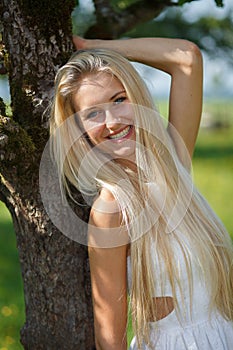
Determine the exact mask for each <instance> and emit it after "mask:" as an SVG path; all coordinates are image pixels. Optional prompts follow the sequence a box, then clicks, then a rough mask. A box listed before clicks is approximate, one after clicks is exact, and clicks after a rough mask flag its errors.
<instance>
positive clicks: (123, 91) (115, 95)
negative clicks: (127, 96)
mask: <svg viewBox="0 0 233 350" xmlns="http://www.w3.org/2000/svg"><path fill="white" fill-rule="evenodd" d="M122 93H126V91H125V90H121V91H118V92H116V93H115V94H114V95H113V96H112V97H111V98H110V101H112V100H114V98H116V97H117V96H118V95H120V94H122Z"/></svg>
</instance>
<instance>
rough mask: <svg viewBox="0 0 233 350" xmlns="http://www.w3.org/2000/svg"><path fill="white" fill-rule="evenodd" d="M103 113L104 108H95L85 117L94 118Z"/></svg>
mask: <svg viewBox="0 0 233 350" xmlns="http://www.w3.org/2000/svg"><path fill="white" fill-rule="evenodd" d="M102 113H103V111H102V110H94V111H91V112H90V113H87V114H86V115H85V119H94V118H97V117H99V116H101V115H102Z"/></svg>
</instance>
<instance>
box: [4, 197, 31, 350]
mask: <svg viewBox="0 0 233 350" xmlns="http://www.w3.org/2000/svg"><path fill="white" fill-rule="evenodd" d="M24 318H25V317H24V299H23V287H22V280H21V274H20V266H19V259H18V253H17V249H16V240H15V234H14V230H13V225H12V221H11V217H10V215H9V212H8V211H7V209H6V208H5V206H4V205H3V203H1V202H0V350H20V349H22V346H21V345H20V341H19V330H20V328H21V327H22V325H23V323H24Z"/></svg>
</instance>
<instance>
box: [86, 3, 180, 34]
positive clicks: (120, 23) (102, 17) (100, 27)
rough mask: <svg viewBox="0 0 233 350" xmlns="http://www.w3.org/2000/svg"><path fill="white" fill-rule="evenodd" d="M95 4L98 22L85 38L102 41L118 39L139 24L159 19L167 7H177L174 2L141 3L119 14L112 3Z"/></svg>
mask: <svg viewBox="0 0 233 350" xmlns="http://www.w3.org/2000/svg"><path fill="white" fill-rule="evenodd" d="M94 3H95V9H96V18H97V21H96V24H95V25H94V26H92V27H91V28H89V29H88V31H87V32H86V34H85V37H87V38H100V39H101V38H102V39H114V38H117V37H119V36H121V35H122V34H124V33H125V32H126V31H129V30H131V29H132V28H134V27H135V26H137V25H138V24H141V23H143V22H146V21H149V20H152V19H153V18H155V17H157V16H158V15H159V14H160V12H161V11H162V10H163V9H164V8H165V7H166V6H169V5H175V4H174V3H173V2H172V1H163V2H159V3H158V2H155V1H140V2H137V3H135V4H132V5H130V6H129V7H127V9H125V10H123V11H120V12H119V11H116V10H114V8H113V7H112V6H111V4H110V1H107V0H94ZM176 5H177V4H176Z"/></svg>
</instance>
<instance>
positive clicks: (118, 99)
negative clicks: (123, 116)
mask: <svg viewBox="0 0 233 350" xmlns="http://www.w3.org/2000/svg"><path fill="white" fill-rule="evenodd" d="M125 100H126V97H125V96H120V97H117V98H116V99H115V101H114V102H113V103H114V104H115V105H117V104H120V103H122V102H124V101H125Z"/></svg>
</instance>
